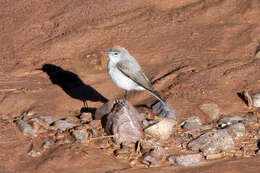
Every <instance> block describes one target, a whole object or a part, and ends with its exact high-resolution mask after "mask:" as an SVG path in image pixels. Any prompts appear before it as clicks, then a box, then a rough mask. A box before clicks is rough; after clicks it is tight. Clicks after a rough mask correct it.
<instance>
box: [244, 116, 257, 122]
mask: <svg viewBox="0 0 260 173" xmlns="http://www.w3.org/2000/svg"><path fill="white" fill-rule="evenodd" d="M243 118H244V121H246V122H248V123H256V122H257V118H256V117H255V116H253V115H247V116H245V117H243Z"/></svg>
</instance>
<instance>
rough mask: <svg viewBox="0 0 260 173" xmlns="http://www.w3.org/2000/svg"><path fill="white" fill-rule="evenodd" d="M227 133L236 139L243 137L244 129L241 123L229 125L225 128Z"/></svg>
mask: <svg viewBox="0 0 260 173" xmlns="http://www.w3.org/2000/svg"><path fill="white" fill-rule="evenodd" d="M225 129H226V130H227V131H228V133H229V134H230V135H232V136H235V137H237V138H240V137H243V136H245V133H246V128H245V125H244V124H243V123H237V124H231V125H229V126H228V127H227V128H225Z"/></svg>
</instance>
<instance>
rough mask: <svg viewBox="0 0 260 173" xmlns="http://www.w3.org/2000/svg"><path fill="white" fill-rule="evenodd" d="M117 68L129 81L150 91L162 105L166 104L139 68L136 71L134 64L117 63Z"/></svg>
mask: <svg viewBox="0 0 260 173" xmlns="http://www.w3.org/2000/svg"><path fill="white" fill-rule="evenodd" d="M116 66H117V68H118V69H119V70H120V71H121V72H122V73H123V74H124V75H126V76H127V77H129V78H130V79H131V80H133V81H134V82H135V83H137V84H138V85H140V86H142V87H143V88H145V89H147V90H148V91H150V92H151V93H152V94H153V95H154V96H155V97H156V98H158V99H159V100H160V101H161V102H162V103H166V100H165V98H163V97H162V96H160V94H159V93H158V92H157V91H155V90H154V89H153V86H152V84H151V82H150V80H149V79H148V78H147V77H146V76H145V74H144V73H143V72H142V70H141V68H140V66H138V68H137V69H136V66H135V64H131V63H127V66H126V65H124V64H123V63H117V65H116Z"/></svg>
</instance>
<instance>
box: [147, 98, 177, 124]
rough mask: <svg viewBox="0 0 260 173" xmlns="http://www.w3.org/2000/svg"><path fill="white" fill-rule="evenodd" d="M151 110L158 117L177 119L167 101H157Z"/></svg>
mask: <svg viewBox="0 0 260 173" xmlns="http://www.w3.org/2000/svg"><path fill="white" fill-rule="evenodd" d="M152 110H153V113H154V114H157V115H158V116H160V117H164V118H169V119H173V120H175V121H178V118H177V115H176V114H175V111H174V110H173V108H172V106H171V105H170V103H169V102H168V101H167V102H166V103H162V102H157V103H156V104H154V105H153V106H152Z"/></svg>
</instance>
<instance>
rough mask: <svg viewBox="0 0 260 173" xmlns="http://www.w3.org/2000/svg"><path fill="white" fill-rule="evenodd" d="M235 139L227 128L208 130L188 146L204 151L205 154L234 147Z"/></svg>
mask: <svg viewBox="0 0 260 173" xmlns="http://www.w3.org/2000/svg"><path fill="white" fill-rule="evenodd" d="M234 145H235V144H234V141H233V139H232V137H231V136H230V134H229V133H228V132H227V131H226V130H225V129H220V130H216V131H210V132H207V133H205V134H203V135H201V136H199V137H198V138H196V139H194V140H193V141H191V142H190V143H189V144H188V148H189V149H191V150H195V151H202V152H203V154H204V155H208V154H213V153H217V152H219V151H223V150H226V149H228V148H232V147H234Z"/></svg>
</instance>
